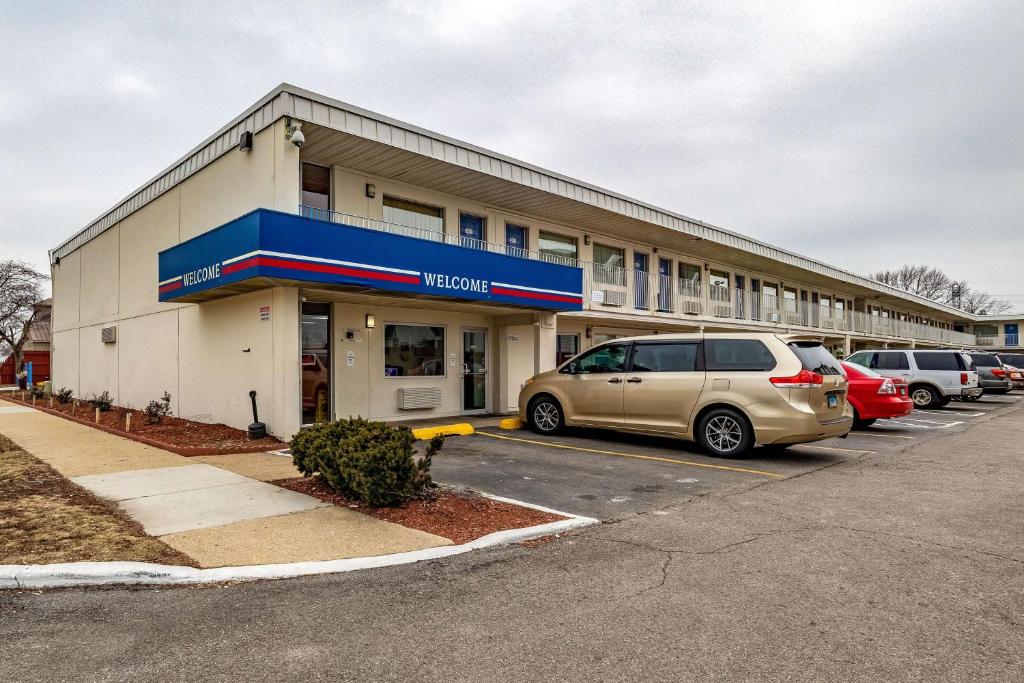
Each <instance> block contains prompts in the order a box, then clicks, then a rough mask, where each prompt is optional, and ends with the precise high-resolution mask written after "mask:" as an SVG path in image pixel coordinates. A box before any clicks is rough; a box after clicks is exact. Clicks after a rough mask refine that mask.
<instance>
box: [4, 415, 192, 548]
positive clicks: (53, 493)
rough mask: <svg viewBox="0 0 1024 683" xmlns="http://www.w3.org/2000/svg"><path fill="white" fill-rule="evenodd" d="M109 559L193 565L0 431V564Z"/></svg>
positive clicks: (114, 508) (115, 506) (118, 511)
mask: <svg viewBox="0 0 1024 683" xmlns="http://www.w3.org/2000/svg"><path fill="white" fill-rule="evenodd" d="M109 560H132V561H138V562H159V563H161V564H184V565H190V566H195V563H194V562H193V561H192V559H191V558H189V557H188V556H186V555H184V554H182V553H180V552H178V551H177V550H174V549H173V548H171V547H170V546H168V545H166V544H165V543H163V542H162V541H160V540H159V539H156V538H153V537H152V536H147V535H146V534H145V532H144V531H143V530H142V526H141V525H139V524H138V523H137V522H135V521H133V520H132V519H131V518H130V517H128V516H127V515H126V514H125V513H124V512H122V511H121V510H120V509H119V508H118V507H117V505H116V504H114V503H111V502H109V501H105V500H103V499H102V498H98V497H97V496H95V495H93V494H92V493H90V492H89V491H87V490H85V489H84V488H82V487H81V486H78V485H77V484H73V483H72V482H70V481H68V480H67V479H65V478H64V477H63V476H61V475H60V474H59V473H57V471H56V470H54V469H53V468H52V467H50V466H49V465H47V464H46V463H44V462H43V461H41V460H39V459H38V458H35V457H33V456H32V455H30V454H28V453H26V452H25V451H23V450H21V449H20V448H19V447H18V446H17V445H16V444H15V443H14V442H12V441H10V440H9V439H7V438H6V437H4V436H3V435H0V564H48V563H53V562H84V561H94V562H102V561H109Z"/></svg>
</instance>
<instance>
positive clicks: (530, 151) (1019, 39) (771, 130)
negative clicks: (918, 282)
mask: <svg viewBox="0 0 1024 683" xmlns="http://www.w3.org/2000/svg"><path fill="white" fill-rule="evenodd" d="M282 81H287V82H290V83H294V84H296V85H299V86H302V87H305V88H308V89H310V90H314V91H317V92H320V93H323V94H325V95H329V96H332V97H335V98H337V99H340V100H342V101H345V102H349V103H352V104H355V105H359V106H362V107H365V108H367V109H370V110H373V111H377V112H380V113H383V114H387V115H390V116H393V117H396V118H398V119H401V120H404V121H408V122H410V123H414V124H417V125H420V126H422V127H425V128H428V129H431V130H435V131H438V132H441V133H444V134H447V135H450V136H453V137H456V138H460V139H463V140H466V141H468V142H472V143H474V144H477V145H480V146H483V147H487V148H490V149H493V150H496V151H498V152H502V153H504V154H508V155H510V156H514V157H517V158H520V159H523V160H526V161H529V162H532V163H535V164H538V165H540V166H543V167H546V168H549V169H552V170H555V171H558V172H561V173H565V174H568V175H571V176H574V177H577V178H580V179H583V180H586V181H589V182H592V183H595V184H598V185H601V186H604V187H606V188H609V189H612V190H615V191H618V192H622V193H624V194H628V195H631V196H633V197H636V198H638V199H641V200H645V201H648V202H651V203H654V204H657V205H659V206H662V207H665V208H668V209H672V210H675V211H678V212H680V213H684V214H686V215H688V216H691V217H694V218H700V219H703V220H706V221H708V222H710V223H714V224H716V225H720V226H723V227H727V228H730V229H732V230H736V231H738V232H741V233H744V234H747V235H750V236H753V237H756V238H758V239H762V240H765V241H767V242H770V243H773V244H777V245H779V246H783V247H786V248H788V249H791V250H794V251H796V252H798V253H801V254H805V255H808V256H813V257H817V258H820V259H823V260H825V261H827V262H829V263H833V264H835V265H838V266H841V267H844V268H847V269H849V270H853V271H855V272H859V273H864V274H867V273H870V272H872V271H873V270H875V269H878V268H887V267H894V266H898V265H900V264H902V263H905V262H914V263H929V264H934V265H937V266H940V267H942V268H943V269H945V270H946V271H947V272H949V274H951V275H953V276H955V277H966V278H968V279H969V280H970V281H971V282H972V283H974V284H976V285H977V286H978V287H980V288H983V289H987V290H988V291H990V292H993V293H995V294H1000V295H1005V298H1008V299H1014V300H1015V301H1014V303H1015V307H1016V308H1018V309H1024V274H1022V273H1024V266H1022V264H1024V258H1022V256H1024V219H1022V216H1024V3H1022V2H1021V0H1016V1H1014V0H1010V1H1007V2H1000V1H992V0H978V1H967V0H965V1H963V2H949V3H947V2H921V3H919V2H907V3H900V2H892V1H886V2H856V3H851V2H837V3H830V2H823V1H822V0H814V1H811V2H787V3H783V2H767V1H764V2H753V3H745V2H728V1H727V0H711V1H708V2H666V3H628V2H618V3H607V4H604V3H597V2H593V1H590V2H579V3H576V2H564V3H562V2H552V1H548V2H537V3H534V2H522V3H507V4H505V3H499V2H494V1H493V0H490V1H488V2H451V3H431V2H425V1H423V0H412V1H409V2H405V1H401V2H389V3H380V4H379V5H378V4H370V3H367V4H365V5H364V4H359V3H342V2H333V3H323V4H322V5H321V4H319V3H316V2H296V3H287V2H273V3H266V4H263V5H259V4H253V5H249V6H247V5H244V4H239V5H230V4H229V3H227V2H219V1H218V2H208V1H206V2H199V3H174V2H152V3H148V2H127V3H117V2H110V1H107V2H101V3H94V4H89V3H70V2H55V3H45V2H24V1H23V0H21V1H17V2H13V1H10V0H0V126H2V130H3V133H2V135H0V258H10V257H15V258H20V259H24V260H27V261H30V262H32V263H34V264H36V265H37V266H39V267H40V268H44V267H47V266H46V250H47V249H48V248H52V247H54V246H56V245H57V244H58V243H59V242H60V241H62V240H63V239H64V238H65V237H67V236H69V235H70V234H71V233H73V232H74V231H76V230H78V229H80V228H81V227H83V226H85V225H86V224H87V223H89V222H90V221H91V220H93V219H94V218H96V217H97V216H98V215H99V214H101V213H103V212H104V211H106V210H107V209H108V208H110V207H112V206H113V205H114V204H115V203H116V202H117V201H118V200H120V199H122V198H123V197H124V196H125V195H126V194H128V193H129V192H130V191H131V190H133V189H135V188H136V187H138V186H139V185H141V184H142V183H143V181H145V180H147V179H149V178H150V177H151V176H153V175H155V174H156V173H157V172H158V171H160V170H162V169H163V168H164V167H165V166H167V165H168V164H169V163H170V162H171V161H173V160H175V159H177V158H178V157H179V156H181V155H182V154H184V153H185V152H186V151H188V150H189V149H191V148H192V147H193V146H194V145H195V144H197V143H198V142H200V141H201V140H202V139H203V138H205V137H206V136H207V135H209V134H211V133H212V132H214V131H215V130H216V129H217V128H219V127H220V126H222V125H223V124H225V123H227V122H228V121H229V120H230V119H231V118H233V117H234V116H235V115H237V114H239V113H241V111H242V110H243V109H245V108H246V107H247V106H249V105H250V104H252V103H253V102H254V101H255V100H257V99H258V98H259V97H260V96H262V95H263V94H265V93H266V92H267V91H269V90H270V89H271V88H273V87H274V86H275V85H277V84H278V83H280V82H282Z"/></svg>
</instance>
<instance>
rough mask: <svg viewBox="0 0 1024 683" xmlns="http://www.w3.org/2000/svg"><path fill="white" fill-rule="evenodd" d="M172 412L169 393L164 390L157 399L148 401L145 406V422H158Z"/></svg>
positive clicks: (153, 423) (152, 423)
mask: <svg viewBox="0 0 1024 683" xmlns="http://www.w3.org/2000/svg"><path fill="white" fill-rule="evenodd" d="M173 414H174V413H172V412H171V395H170V394H169V393H168V392H166V391H165V392H164V395H163V396H161V397H160V400H159V401H150V402H149V405H147V406H146V422H148V423H149V424H151V425H155V424H160V423H161V422H163V419H164V418H165V417H167V416H168V415H173Z"/></svg>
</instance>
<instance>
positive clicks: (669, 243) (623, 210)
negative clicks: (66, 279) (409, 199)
mask: <svg viewBox="0 0 1024 683" xmlns="http://www.w3.org/2000/svg"><path fill="white" fill-rule="evenodd" d="M285 116H288V117H293V118H296V119H299V120H301V121H304V122H306V123H308V124H312V125H308V126H304V127H303V132H304V133H305V135H306V139H307V143H306V145H305V147H304V148H303V156H304V157H305V158H308V159H310V160H314V159H320V160H322V161H325V162H328V163H341V164H343V165H346V166H349V167H353V168H357V169H360V170H364V171H366V172H368V173H372V174H374V175H380V176H385V177H390V178H397V179H400V180H403V181H405V182H410V183H418V184H423V185H425V186H429V187H431V188H434V189H439V190H443V191H447V192H452V193H455V194H459V195H462V196H466V197H470V198H473V199H476V200H478V201H482V202H484V203H489V204H495V205H499V206H501V207H503V208H506V209H510V210H513V211H519V212H522V213H524V214H536V215H539V216H543V217H546V218H548V219H550V220H552V221H555V222H564V223H566V224H568V225H573V226H576V227H579V228H581V229H587V230H592V231H594V232H601V233H607V234H609V235H611V236H619V237H621V238H622V239H624V240H628V241H631V242H635V243H638V244H644V243H651V242H657V243H658V244H659V245H663V246H665V247H666V248H672V249H675V250H678V251H680V252H682V253H686V254H692V255H694V256H696V257H699V258H703V259H706V260H709V261H713V260H717V259H724V260H726V261H727V262H728V263H730V264H732V265H735V266H738V267H741V268H747V269H749V270H752V271H755V272H756V271H767V270H769V266H770V272H771V273H772V274H773V275H778V276H779V277H781V278H786V277H790V278H791V279H794V280H798V281H801V282H806V283H807V284H809V285H815V284H818V283H822V284H824V283H826V282H828V283H829V286H830V288H834V289H843V290H845V291H847V292H849V293H850V294H853V295H855V296H862V297H865V298H873V299H880V300H882V301H886V300H889V301H893V302H896V301H898V302H899V303H900V305H901V306H909V307H911V308H915V309H918V310H920V311H921V312H922V313H925V314H927V313H928V312H940V313H943V314H945V315H948V316H952V317H955V318H958V319H963V320H976V319H978V318H979V316H975V315H972V314H968V313H964V312H963V311H959V310H957V309H955V308H952V307H950V306H945V305H943V304H939V303H936V302H934V301H930V300H928V299H925V298H923V297H920V296H916V295H913V294H910V293H908V292H904V291H902V290H899V289H897V288H895V287H890V286H888V285H884V284H882V283H879V282H876V281H874V280H871V279H870V278H866V277H863V276H860V275H856V274H854V273H850V272H848V271H845V270H842V269H840V268H836V267H834V266H830V265H828V264H826V263H823V262H821V261H819V260H817V259H813V258H809V257H806V256H801V255H799V254H796V253H794V252H792V251H788V250H785V249H782V248H779V247H775V246H772V245H770V244H767V243H764V242H761V241H759V240H755V239H752V238H749V237H745V236H743V235H740V234H738V233H735V232H732V231H730V230H727V229H725V228H721V227H718V226H714V225H711V224H709V223H706V222H704V221H700V220H696V219H692V218H689V217H686V216H684V215H682V214H678V213H675V212H671V211H668V210H666V209H661V208H658V207H656V206H652V205H650V204H646V203H643V202H640V201H638V200H635V199H632V198H630V197H627V196H625V195H621V194H618V193H615V192H611V191H609V190H606V189H603V188H600V187H597V186H595V185H591V184H588V183H584V182H582V181H579V180H575V179H573V178H569V177H567V176H564V175H561V174H558V173H555V172H552V171H549V170H546V169H543V168H540V167H537V166H534V165H532V164H527V163H525V162H522V161H519V160H517V159H514V158H511V157H507V156H504V155H501V154H498V153H495V152H492V151H490V150H486V149H483V148H481V147H477V146H475V145H471V144H469V143H466V142H462V141H460V140H456V139H454V138H449V137H447V136H444V135H440V134H438V133H434V132H432V131H428V130H425V129H422V128H419V127H417V126H413V125H411V124H408V123H404V122H402V121H398V120H396V119H392V118H389V117H386V116H383V115H380V114H376V113H374V112H370V111H367V110H365V109H362V108H360V107H355V106H353V105H350V104H346V103H344V102H341V101H338V100H335V99H332V98H329V97H325V96H323V95H319V94H317V93H313V92H310V91H308V90H304V89H302V88H298V87H296V86H293V85H289V84H286V83H285V84H281V85H280V86H278V87H277V88H275V89H274V90H272V91H271V92H269V93H268V94H267V95H265V96H264V97H262V98H261V99H260V100H259V101H258V102H256V103H255V104H254V105H253V106H252V107H250V108H249V109H247V110H246V111H245V112H243V113H242V114H241V115H240V116H238V117H236V118H235V119H234V120H232V121H231V122H230V123H229V124H227V125H226V126H224V127H223V128H221V129H220V130H219V131H217V132H216V133H214V135H212V136H210V137H209V138H207V139H206V140H205V141H204V142H203V143H201V144H200V145H199V146H198V147H196V148H195V149H194V150H192V151H191V152H190V153H189V154H187V155H186V156H184V157H182V158H181V159H179V160H178V161H176V162H175V163H174V164H172V165H171V166H170V167H169V168H167V169H166V170H165V171H164V172H162V173H161V174H159V175H157V176H156V177H154V178H153V179H151V180H150V181H149V182H148V183H146V184H145V185H143V186H142V187H140V188H139V189H138V190H136V191H135V192H134V193H132V194H131V195H129V196H128V197H127V198H126V199H125V200H123V201H122V202H121V203H120V204H118V205H117V206H115V207H114V208H112V209H111V210H110V211H108V212H107V213H105V214H104V215H102V216H100V217H99V218H97V219H96V220H95V221H93V222H92V223H90V224H89V225H88V226H86V228H84V229H83V230H81V231H80V232H78V233H76V234H75V235H74V236H73V237H71V238H70V239H68V240H67V241H65V242H64V243H62V244H61V245H60V246H58V247H57V248H55V249H53V250H52V251H51V261H53V262H56V261H57V260H58V259H59V258H60V257H62V256H64V255H66V254H67V253H70V252H71V251H73V250H74V249H77V248H78V247H79V246H81V245H82V244H84V243H85V242H86V241H88V240H90V239H92V238H93V237H95V236H96V235H98V234H100V233H101V232H103V231H104V230H106V229H107V228H108V227H110V226H111V225H113V224H114V223H116V222H117V221H119V220H121V219H123V218H124V217H125V216H127V215H130V214H131V213H132V212H134V211H136V210H138V209H139V208H141V207H142V206H144V205H145V204H146V203H148V202H149V201H152V199H154V198H156V197H158V196H159V195H160V194H162V193H163V192H166V191H167V190H169V189H170V188H172V187H174V186H175V185H176V184H178V183H180V182H181V181H182V180H184V179H185V178H187V177H189V176H191V175H193V174H194V173H196V172H198V171H199V170H201V169H202V168H204V167H205V166H206V165H208V164H209V163H212V161H214V160H216V159H217V158H219V157H220V156H221V155H223V154H225V153H227V152H229V151H231V150H233V149H234V148H235V145H236V144H237V142H238V138H239V135H240V134H241V133H242V132H244V131H247V130H248V131H252V132H254V133H255V132H259V131H260V130H263V129H264V128H266V127H267V126H269V125H271V124H273V123H274V122H275V121H277V120H278V119H280V118H282V117H285ZM652 234H654V235H656V237H657V239H656V240H654V239H651V235H652ZM835 281H838V282H840V283H843V285H844V286H842V287H838V286H835V285H834V284H832V283H834V282H835Z"/></svg>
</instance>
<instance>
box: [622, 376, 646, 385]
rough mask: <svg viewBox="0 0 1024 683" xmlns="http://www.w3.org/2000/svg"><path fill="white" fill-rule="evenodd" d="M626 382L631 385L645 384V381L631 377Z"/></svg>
mask: <svg viewBox="0 0 1024 683" xmlns="http://www.w3.org/2000/svg"><path fill="white" fill-rule="evenodd" d="M626 381H627V382H629V383H630V384H640V382H643V380H642V379H640V378H639V377H630V378H629V379H627V380H626Z"/></svg>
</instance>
